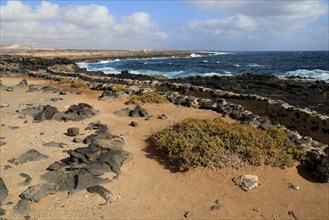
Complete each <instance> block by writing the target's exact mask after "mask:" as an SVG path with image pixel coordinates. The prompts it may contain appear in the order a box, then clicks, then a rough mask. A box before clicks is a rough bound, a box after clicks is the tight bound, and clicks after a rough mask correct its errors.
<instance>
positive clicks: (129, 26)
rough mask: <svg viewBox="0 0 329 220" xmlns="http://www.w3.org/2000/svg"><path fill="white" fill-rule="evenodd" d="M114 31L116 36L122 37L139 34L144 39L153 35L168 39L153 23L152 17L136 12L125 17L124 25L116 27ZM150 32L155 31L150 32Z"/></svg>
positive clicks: (120, 24)
mask: <svg viewBox="0 0 329 220" xmlns="http://www.w3.org/2000/svg"><path fill="white" fill-rule="evenodd" d="M114 30H115V35H118V36H122V37H125V36H129V35H132V34H133V35H135V34H138V35H139V36H142V37H145V36H147V35H152V36H155V37H158V38H159V39H165V38H167V34H166V33H165V32H162V31H160V29H159V26H158V25H157V24H153V23H152V22H151V16H150V15H149V14H147V13H144V12H135V13H133V14H132V15H130V16H127V17H124V18H123V19H122V23H119V24H117V25H115V26H114ZM149 30H154V31H153V32H148V31H149ZM138 35H137V36H136V37H138Z"/></svg>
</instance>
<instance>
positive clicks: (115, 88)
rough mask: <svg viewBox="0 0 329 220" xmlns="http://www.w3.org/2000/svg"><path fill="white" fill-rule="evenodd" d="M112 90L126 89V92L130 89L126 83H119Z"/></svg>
mask: <svg viewBox="0 0 329 220" xmlns="http://www.w3.org/2000/svg"><path fill="white" fill-rule="evenodd" d="M112 91H124V92H126V91H128V89H127V88H126V87H125V86H124V85H121V84H117V85H115V86H114V87H113V88H112Z"/></svg>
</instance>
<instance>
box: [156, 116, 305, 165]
mask: <svg viewBox="0 0 329 220" xmlns="http://www.w3.org/2000/svg"><path fill="white" fill-rule="evenodd" d="M151 140H152V141H153V142H154V144H155V146H156V147H157V148H158V149H159V150H161V151H162V152H163V153H164V154H165V155H167V156H168V157H169V159H170V160H172V161H175V162H177V164H178V166H179V169H180V170H182V171H183V170H187V169H189V168H191V167H197V166H202V167H208V166H219V165H218V162H219V160H220V158H221V157H223V158H226V159H227V157H229V156H230V155H232V156H234V157H236V156H237V155H238V156H239V158H241V160H242V161H243V164H250V165H255V166H259V165H271V166H280V167H283V166H292V165H293V162H294V160H299V159H301V158H302V157H303V156H304V153H303V152H302V151H300V150H298V149H297V148H296V146H295V144H294V143H293V142H292V141H291V140H290V139H289V137H288V136H287V134H286V133H285V131H283V130H282V129H278V128H276V127H270V128H269V129H268V130H266V131H264V130H260V129H258V128H254V127H250V126H246V125H241V124H238V123H234V124H228V123H226V122H224V121H223V120H221V119H215V120H210V119H195V118H190V119H185V120H183V121H181V122H179V123H176V124H174V125H172V126H171V127H169V128H167V129H165V130H163V131H160V132H158V133H156V134H154V135H152V137H151Z"/></svg>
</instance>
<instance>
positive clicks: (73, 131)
mask: <svg viewBox="0 0 329 220" xmlns="http://www.w3.org/2000/svg"><path fill="white" fill-rule="evenodd" d="M79 132H80V129H79V128H77V127H72V128H68V129H67V135H68V136H71V137H74V136H77V135H79Z"/></svg>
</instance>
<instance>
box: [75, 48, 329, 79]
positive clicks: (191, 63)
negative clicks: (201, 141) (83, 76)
mask: <svg viewBox="0 0 329 220" xmlns="http://www.w3.org/2000/svg"><path fill="white" fill-rule="evenodd" d="M204 53H209V54H210V55H205V54H204ZM78 65H79V67H81V68H87V70H88V71H103V72H104V73H105V74H108V73H111V74H119V73H121V71H122V70H128V71H129V73H132V74H144V75H164V76H166V77H168V78H181V77H190V76H198V75H200V76H214V75H217V76H234V75H241V74H244V73H253V74H263V75H264V74H265V75H268V74H272V75H275V76H278V77H290V76H300V77H307V78H312V79H314V80H325V81H327V82H329V51H300V52H298V51H291V52H209V51H203V52H199V53H198V52H194V53H191V55H190V56H188V57H169V58H147V59H122V60H120V59H115V60H103V61H100V62H99V63H84V62H82V63H78Z"/></svg>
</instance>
